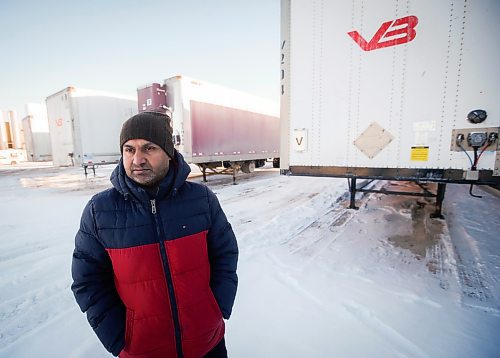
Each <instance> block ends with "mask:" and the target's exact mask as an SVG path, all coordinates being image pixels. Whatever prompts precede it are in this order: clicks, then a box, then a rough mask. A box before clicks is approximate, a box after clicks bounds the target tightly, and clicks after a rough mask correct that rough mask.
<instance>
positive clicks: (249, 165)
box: [241, 160, 255, 174]
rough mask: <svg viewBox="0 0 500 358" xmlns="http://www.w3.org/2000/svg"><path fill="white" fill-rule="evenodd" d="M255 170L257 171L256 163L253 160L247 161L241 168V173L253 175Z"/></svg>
mask: <svg viewBox="0 0 500 358" xmlns="http://www.w3.org/2000/svg"><path fill="white" fill-rule="evenodd" d="M254 170H255V162H254V161H253V160H247V161H246V162H244V163H243V165H242V166H241V171H242V172H243V173H247V174H250V173H253V171H254Z"/></svg>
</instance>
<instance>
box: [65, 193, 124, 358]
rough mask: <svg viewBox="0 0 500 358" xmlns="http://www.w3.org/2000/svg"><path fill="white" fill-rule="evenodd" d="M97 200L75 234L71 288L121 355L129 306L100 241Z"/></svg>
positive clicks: (108, 345) (87, 209) (101, 335)
mask: <svg viewBox="0 0 500 358" xmlns="http://www.w3.org/2000/svg"><path fill="white" fill-rule="evenodd" d="M94 219H95V218H94V212H93V204H92V201H90V202H89V203H88V204H87V206H86V207H85V209H84V211H83V214H82V219H81V222H80V229H79V230H78V232H77V234H76V238H75V250H74V252H73V261H72V266H71V273H72V276H73V284H72V285H71V290H72V291H73V294H74V295H75V298H76V302H77V303H78V305H79V306H80V309H81V310H82V312H85V313H86V314H87V320H88V321H89V323H90V325H91V326H92V328H93V329H94V331H95V333H96V334H97V337H98V338H99V339H100V341H101V342H102V344H103V346H104V347H105V348H106V349H107V350H108V351H109V352H111V353H112V354H113V355H115V356H117V355H118V354H119V353H120V352H121V350H122V349H123V347H124V346H125V311H126V310H125V306H124V305H123V303H122V301H121V300H120V297H119V296H118V293H117V291H116V288H115V284H114V279H113V268H112V265H111V260H110V258H109V256H108V254H107V252H106V250H105V249H104V247H103V246H102V244H101V243H100V242H99V240H98V239H97V238H98V235H97V230H96V225H95V220H94Z"/></svg>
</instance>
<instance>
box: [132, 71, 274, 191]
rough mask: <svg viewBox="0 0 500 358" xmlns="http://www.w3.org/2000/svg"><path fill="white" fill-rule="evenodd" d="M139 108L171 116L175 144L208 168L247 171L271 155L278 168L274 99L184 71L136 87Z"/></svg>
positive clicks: (204, 169)
mask: <svg viewBox="0 0 500 358" xmlns="http://www.w3.org/2000/svg"><path fill="white" fill-rule="evenodd" d="M137 94H138V111H139V112H142V111H165V112H168V113H169V115H170V116H171V118H172V127H173V141H174V146H175V148H176V149H177V150H178V151H179V152H180V153H181V154H182V155H183V156H184V158H185V160H186V161H187V162H188V163H192V164H196V165H197V166H198V167H199V168H200V169H201V171H202V174H203V179H204V180H205V181H206V175H207V172H208V173H223V174H227V173H229V174H232V175H233V180H234V178H235V175H236V173H237V172H238V171H239V170H241V171H243V172H245V173H251V172H253V170H254V169H255V168H258V167H261V166H263V165H265V163H266V160H272V161H273V166H274V167H275V168H277V167H279V148H280V119H279V104H278V103H273V102H272V101H268V100H266V99H262V98H259V97H256V96H254V95H251V94H248V93H244V92H240V91H236V90H234V89H229V88H226V87H223V86H220V85H216V84H212V83H208V82H205V81H200V80H197V79H193V78H190V77H186V76H174V77H170V78H167V79H166V80H164V82H163V83H151V84H148V85H145V86H141V87H139V88H138V89H137Z"/></svg>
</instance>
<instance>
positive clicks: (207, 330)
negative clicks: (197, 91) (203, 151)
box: [71, 112, 238, 358]
mask: <svg viewBox="0 0 500 358" xmlns="http://www.w3.org/2000/svg"><path fill="white" fill-rule="evenodd" d="M120 148H121V151H122V158H121V160H120V162H119V164H118V166H117V167H116V168H115V170H114V171H113V174H112V175H111V183H112V184H113V188H111V189H108V190H105V191H103V192H101V193H99V194H97V195H95V196H94V197H92V199H91V200H90V201H89V203H88V204H87V206H86V207H85V209H84V211H83V214H82V219H81V223H80V229H79V230H78V233H77V234H76V239H75V250H74V253H73V264H72V275H73V281H74V282H73V285H72V286H71V288H72V290H73V293H74V295H75V298H76V301H77V302H78V304H79V306H80V308H81V310H82V311H83V312H86V313H87V319H88V321H89V323H90V325H91V326H92V328H93V329H94V331H95V333H96V334H97V336H98V337H99V339H100V340H101V342H102V344H103V345H104V347H105V348H106V349H107V350H108V351H109V352H111V353H112V354H113V355H115V356H117V355H119V356H120V357H122V358H124V357H141V358H157V357H158V358H169V357H185V358H190V357H227V352H226V348H225V343H224V320H223V318H225V319H228V318H229V316H230V314H231V309H232V306H233V302H234V298H235V295H236V287H237V276H236V266H237V260H238V247H237V243H236V238H235V236H234V233H233V231H232V228H231V225H230V224H229V223H228V221H227V219H226V216H225V214H224V212H223V211H222V209H221V207H220V204H219V202H218V200H217V198H216V197H215V195H214V194H213V193H212V192H211V191H210V190H209V189H208V188H207V187H205V186H203V185H201V184H197V183H192V182H188V181H186V178H187V176H188V174H189V172H190V168H189V166H188V165H187V164H186V162H185V161H184V159H183V158H182V156H181V154H180V153H178V152H177V151H176V150H175V149H174V146H173V143H172V128H171V125H170V118H169V117H168V116H167V115H164V114H160V113H155V112H144V113H140V114H137V115H135V116H133V117H131V118H130V119H128V120H127V121H126V122H125V123H124V124H123V127H122V130H121V134H120Z"/></svg>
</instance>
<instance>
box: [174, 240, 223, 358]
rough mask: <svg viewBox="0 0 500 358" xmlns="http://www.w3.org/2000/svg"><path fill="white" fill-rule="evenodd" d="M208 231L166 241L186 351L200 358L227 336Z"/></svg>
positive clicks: (185, 354) (190, 355)
mask: <svg viewBox="0 0 500 358" xmlns="http://www.w3.org/2000/svg"><path fill="white" fill-rule="evenodd" d="M206 235H207V232H206V231H203V232H200V233H198V234H195V235H190V236H186V237H183V238H182V239H177V240H173V241H166V242H165V247H166V249H167V254H168V261H169V263H170V271H171V272H172V279H173V282H174V288H175V293H176V299H177V307H178V310H179V320H180V324H181V327H182V337H183V340H182V342H183V345H182V348H183V351H184V356H185V357H186V358H187V357H201V356H203V355H205V354H206V353H208V351H210V349H212V348H213V347H215V345H217V343H219V342H220V340H221V339H222V337H223V336H224V321H223V319H222V313H221V311H220V309H219V306H218V304H217V302H216V301H215V297H214V295H213V293H212V290H211V289H210V263H209V261H208V250H207V240H206Z"/></svg>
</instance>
